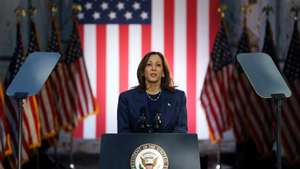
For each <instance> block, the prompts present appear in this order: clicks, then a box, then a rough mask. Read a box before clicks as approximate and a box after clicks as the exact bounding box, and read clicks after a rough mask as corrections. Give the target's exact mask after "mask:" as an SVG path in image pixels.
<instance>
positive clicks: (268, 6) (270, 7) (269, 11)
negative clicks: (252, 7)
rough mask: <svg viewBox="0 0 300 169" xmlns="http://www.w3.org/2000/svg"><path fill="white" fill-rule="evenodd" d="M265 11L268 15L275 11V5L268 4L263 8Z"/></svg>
mask: <svg viewBox="0 0 300 169" xmlns="http://www.w3.org/2000/svg"><path fill="white" fill-rule="evenodd" d="M263 12H264V13H266V15H267V16H269V15H270V13H271V12H273V7H272V6H271V5H267V6H265V7H264V8H263Z"/></svg>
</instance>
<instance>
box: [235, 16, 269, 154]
mask: <svg viewBox="0 0 300 169" xmlns="http://www.w3.org/2000/svg"><path fill="white" fill-rule="evenodd" d="M249 52H251V50H250V43H249V36H248V29H247V24H246V19H245V20H244V25H243V32H242V35H241V38H240V40H239V47H238V51H237V54H239V53H249ZM232 78H233V79H232V83H233V84H232V85H231V101H233V109H232V112H233V114H232V115H233V121H234V132H235V136H236V139H237V141H238V142H243V141H246V140H247V139H249V138H251V139H252V140H254V143H255V145H256V147H257V150H258V151H259V153H260V154H261V155H269V153H270V151H271V147H272V141H273V139H272V138H273V137H272V123H271V117H272V114H271V111H270V108H269V105H268V104H267V103H266V102H264V101H263V100H262V99H261V98H260V97H258V96H257V95H256V93H255V92H254V90H253V88H252V86H251V85H250V83H249V81H248V79H247V77H246V75H245V73H244V72H243V71H242V69H241V67H240V65H239V64H238V63H236V69H235V70H234V71H233V75H232Z"/></svg>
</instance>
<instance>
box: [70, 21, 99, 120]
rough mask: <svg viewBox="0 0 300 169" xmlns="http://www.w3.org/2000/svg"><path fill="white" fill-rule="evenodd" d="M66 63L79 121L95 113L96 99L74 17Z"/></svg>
mask: <svg viewBox="0 0 300 169" xmlns="http://www.w3.org/2000/svg"><path fill="white" fill-rule="evenodd" d="M64 63H65V64H66V66H67V73H68V75H67V76H68V77H70V82H71V83H72V87H73V88H74V89H73V91H72V95H73V96H74V98H76V100H75V103H76V113H77V114H76V119H77V120H79V119H82V118H85V117H86V116H88V115H90V114H91V113H94V112H95V98H94V96H93V93H92V89H91V85H90V81H89V78H88V74H87V68H86V64H85V61H84V58H83V52H82V46H81V42H80V37H79V33H78V22H77V18H76V17H73V30H72V34H71V40H70V42H69V45H68V47H67V50H66V54H65V58H64Z"/></svg>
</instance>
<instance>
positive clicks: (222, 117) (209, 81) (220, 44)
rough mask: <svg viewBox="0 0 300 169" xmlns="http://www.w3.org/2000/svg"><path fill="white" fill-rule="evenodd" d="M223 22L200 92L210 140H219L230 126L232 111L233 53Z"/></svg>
mask: <svg viewBox="0 0 300 169" xmlns="http://www.w3.org/2000/svg"><path fill="white" fill-rule="evenodd" d="M224 22H225V21H224V19H222V20H221V26H220V30H219V32H218V33H217V35H216V40H215V44H214V47H213V50H212V53H211V60H210V62H209V65H208V70H207V73H206V77H205V81H204V86H203V90H202V93H201V103H202V105H203V107H204V110H205V113H206V118H207V123H208V126H209V132H210V139H211V141H212V142H218V141H220V140H221V139H222V135H223V132H224V131H225V130H226V129H229V128H231V127H232V117H231V114H232V113H231V112H230V108H229V105H228V90H229V84H228V83H229V78H230V75H231V74H232V68H233V67H232V63H233V55H232V53H231V48H230V45H229V42H228V37H227V33H226V30H225V23H224Z"/></svg>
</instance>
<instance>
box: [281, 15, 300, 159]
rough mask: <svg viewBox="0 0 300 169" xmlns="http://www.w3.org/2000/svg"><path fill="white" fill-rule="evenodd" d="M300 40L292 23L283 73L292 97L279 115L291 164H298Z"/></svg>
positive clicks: (285, 148)
mask: <svg viewBox="0 0 300 169" xmlns="http://www.w3.org/2000/svg"><path fill="white" fill-rule="evenodd" d="M299 54H300V39H299V31H298V21H297V20H296V21H295V22H294V30H293V34H292V37H291V41H290V46H289V49H288V53H287V58H286V61H285V66H284V70H283V73H284V75H285V77H286V79H287V81H288V84H289V87H290V89H291V90H292V96H291V97H290V98H288V99H287V100H286V102H285V103H284V104H283V112H282V114H281V119H282V123H281V126H280V127H281V138H282V143H283V148H284V151H285V154H286V156H287V159H288V160H289V161H290V162H293V163H300V147H299V145H300V136H299V134H298V132H299V130H300V123H299V121H300V115H299V112H300V83H299V80H300V76H299V73H300V69H299V68H300V58H299Z"/></svg>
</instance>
